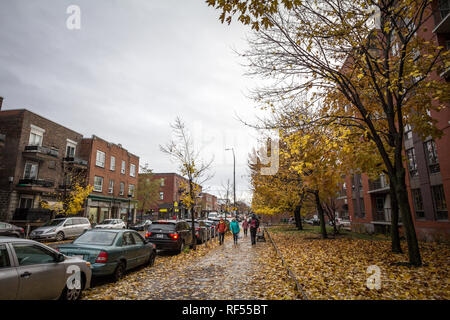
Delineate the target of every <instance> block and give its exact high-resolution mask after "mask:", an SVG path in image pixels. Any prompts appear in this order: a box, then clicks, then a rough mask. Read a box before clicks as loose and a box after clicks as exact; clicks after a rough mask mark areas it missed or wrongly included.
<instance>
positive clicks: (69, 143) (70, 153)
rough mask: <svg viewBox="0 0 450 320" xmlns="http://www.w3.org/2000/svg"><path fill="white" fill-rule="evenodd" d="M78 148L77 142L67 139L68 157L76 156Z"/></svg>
mask: <svg viewBox="0 0 450 320" xmlns="http://www.w3.org/2000/svg"><path fill="white" fill-rule="evenodd" d="M76 148H77V143H76V142H75V141H72V140H69V139H67V146H66V158H73V157H75V150H76Z"/></svg>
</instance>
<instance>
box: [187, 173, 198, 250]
mask: <svg viewBox="0 0 450 320" xmlns="http://www.w3.org/2000/svg"><path fill="white" fill-rule="evenodd" d="M193 194H194V192H193V186H192V180H191V179H189V195H190V197H191V200H192V201H193V202H192V203H191V204H190V206H189V213H190V214H191V221H192V229H191V231H192V250H196V249H197V239H196V238H195V219H194V210H193V208H192V207H193V206H194V205H195V199H194V195H193Z"/></svg>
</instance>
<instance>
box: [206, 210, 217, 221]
mask: <svg viewBox="0 0 450 320" xmlns="http://www.w3.org/2000/svg"><path fill="white" fill-rule="evenodd" d="M218 216H219V214H218V213H217V212H216V211H212V212H210V213H208V220H211V219H212V218H217V217H218Z"/></svg>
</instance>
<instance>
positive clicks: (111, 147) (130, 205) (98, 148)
mask: <svg viewBox="0 0 450 320" xmlns="http://www.w3.org/2000/svg"><path fill="white" fill-rule="evenodd" d="M80 154H81V156H82V157H84V158H86V159H88V162H89V167H88V184H90V185H92V186H93V187H94V190H93V191H92V193H91V194H90V195H89V196H88V199H87V204H86V216H87V217H88V218H89V219H90V221H91V223H99V222H101V221H103V220H104V219H107V218H118V219H123V220H124V221H127V217H129V219H130V220H131V221H132V222H134V221H135V219H136V214H135V212H136V200H135V198H134V197H135V189H136V187H137V179H138V170H139V157H138V156H136V155H134V154H132V153H130V152H128V151H127V150H126V149H124V148H123V147H122V145H120V144H114V143H110V142H108V141H106V140H103V139H101V138H99V137H97V136H95V135H94V136H92V138H84V139H82V140H81V143H80Z"/></svg>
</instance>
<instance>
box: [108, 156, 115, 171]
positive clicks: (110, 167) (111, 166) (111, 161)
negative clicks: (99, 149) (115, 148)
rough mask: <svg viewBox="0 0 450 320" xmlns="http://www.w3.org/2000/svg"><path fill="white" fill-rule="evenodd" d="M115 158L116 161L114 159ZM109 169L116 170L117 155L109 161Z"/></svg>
mask: <svg viewBox="0 0 450 320" xmlns="http://www.w3.org/2000/svg"><path fill="white" fill-rule="evenodd" d="M113 159H114V161H113ZM109 170H111V171H116V157H114V156H111V159H110V162H109Z"/></svg>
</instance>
